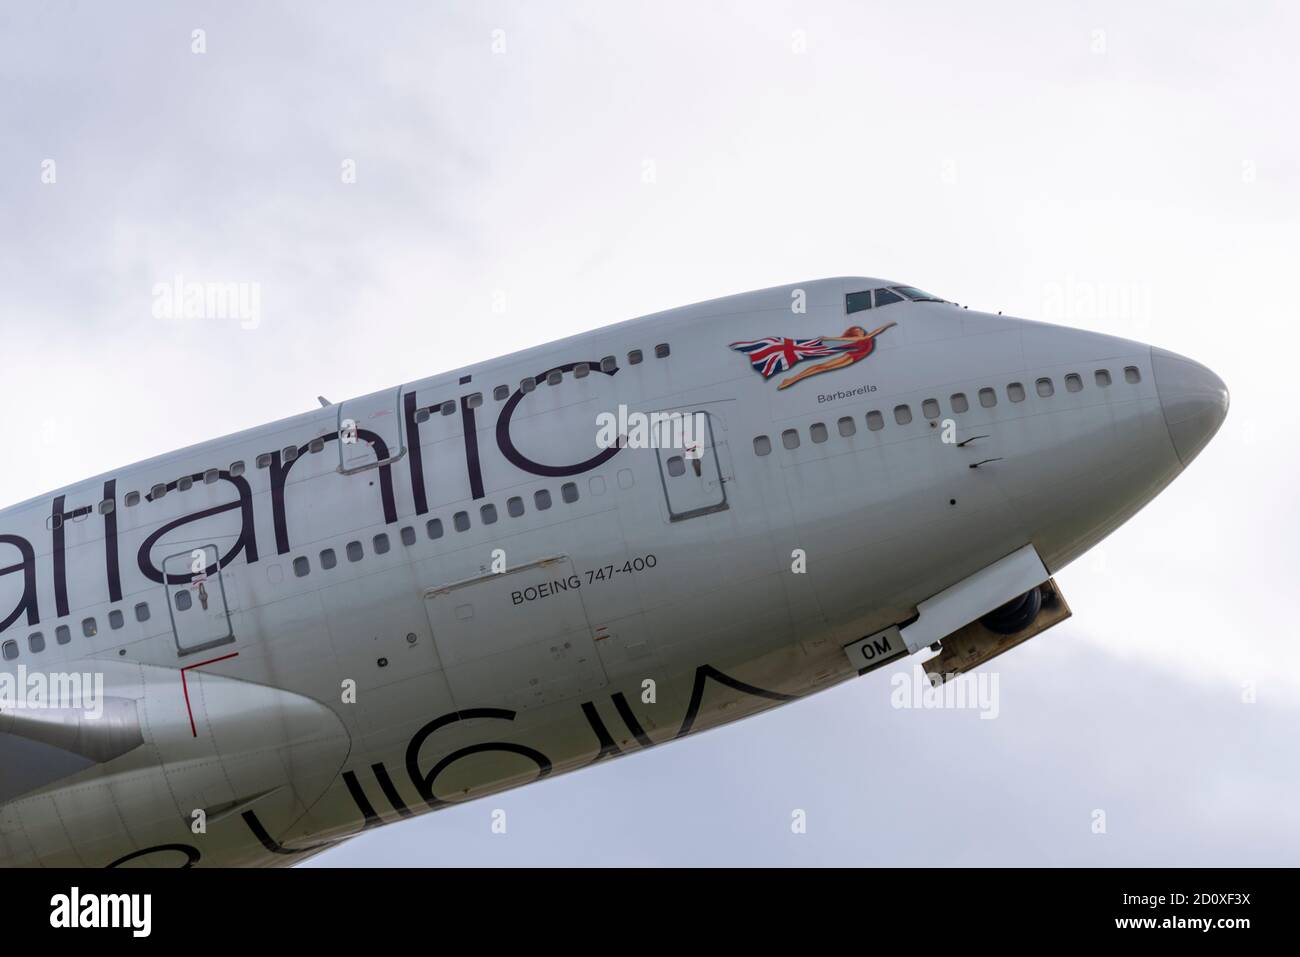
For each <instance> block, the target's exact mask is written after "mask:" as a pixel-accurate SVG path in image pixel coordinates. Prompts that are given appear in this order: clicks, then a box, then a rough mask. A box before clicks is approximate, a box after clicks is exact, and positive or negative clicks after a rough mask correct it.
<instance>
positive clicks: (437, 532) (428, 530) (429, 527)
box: [424, 518, 442, 539]
mask: <svg viewBox="0 0 1300 957" xmlns="http://www.w3.org/2000/svg"><path fill="white" fill-rule="evenodd" d="M424 534H426V535H428V536H429V538H431V539H434V538H442V519H440V518H431V519H429V520H428V521H427V522H425V523H424Z"/></svg>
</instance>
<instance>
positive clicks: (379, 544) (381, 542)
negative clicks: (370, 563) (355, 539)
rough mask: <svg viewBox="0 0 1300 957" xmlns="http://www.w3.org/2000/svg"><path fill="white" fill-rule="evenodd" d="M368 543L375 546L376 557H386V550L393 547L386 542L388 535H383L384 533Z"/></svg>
mask: <svg viewBox="0 0 1300 957" xmlns="http://www.w3.org/2000/svg"><path fill="white" fill-rule="evenodd" d="M370 541H371V544H373V545H374V546H375V554H376V555H387V554H388V550H389V549H390V548H392V547H393V546H392V545H391V544H390V543H389V541H388V535H387V534H385V533H384V532H380V533H379V534H378V535H376V536H375V537H374V538H372V539H371V540H370Z"/></svg>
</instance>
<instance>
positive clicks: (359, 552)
mask: <svg viewBox="0 0 1300 957" xmlns="http://www.w3.org/2000/svg"><path fill="white" fill-rule="evenodd" d="M344 553H345V554H346V555H347V556H348V561H350V562H359V561H361V559H363V558H365V557H366V553H365V550H364V549H363V548H362V547H361V543H360V542H348V543H347V545H346V546H345V548H344Z"/></svg>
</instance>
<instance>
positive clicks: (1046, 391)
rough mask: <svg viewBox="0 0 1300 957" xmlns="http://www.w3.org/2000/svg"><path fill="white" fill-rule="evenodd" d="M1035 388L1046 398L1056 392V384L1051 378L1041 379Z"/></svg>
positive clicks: (1035, 384)
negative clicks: (1053, 383)
mask: <svg viewBox="0 0 1300 957" xmlns="http://www.w3.org/2000/svg"><path fill="white" fill-rule="evenodd" d="M1034 388H1035V389H1037V390H1038V394H1039V395H1040V396H1042V397H1043V398H1044V399H1047V398H1050V397H1051V396H1053V395H1055V394H1056V386H1054V385H1052V380H1051V379H1046V378H1044V379H1039V380H1038V381H1037V382H1035V383H1034Z"/></svg>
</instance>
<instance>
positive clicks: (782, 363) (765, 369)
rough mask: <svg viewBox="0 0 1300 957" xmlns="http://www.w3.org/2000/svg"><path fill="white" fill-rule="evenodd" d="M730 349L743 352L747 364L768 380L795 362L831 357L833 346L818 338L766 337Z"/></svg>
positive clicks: (833, 353) (834, 351)
mask: <svg viewBox="0 0 1300 957" xmlns="http://www.w3.org/2000/svg"><path fill="white" fill-rule="evenodd" d="M731 348H733V349H735V350H736V351H737V352H743V353H744V354H745V355H747V356H748V357H749V364H750V365H752V366H753V367H754V369H755V370H756V371H757V372H758V373H759V374H760V375H762V377H763V378H764V379H770V378H772V376H774V375H776V374H777V373H780V372H785V371H786V370H787V369H789V368H790V367H791V366H793V365H794V364H795V363H796V362H800V361H802V360H804V359H813V358H816V357H818V356H833V355H835V353H836V351H837V350H836V348H835V347H834V346H828V345H827V344H826V343H825V342H823V341H822V338H821V337H820V336H818V337H817V338H816V339H785V338H781V337H778V336H768V337H767V338H766V339H755V340H753V341H752V342H733V343H732V344H731Z"/></svg>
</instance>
